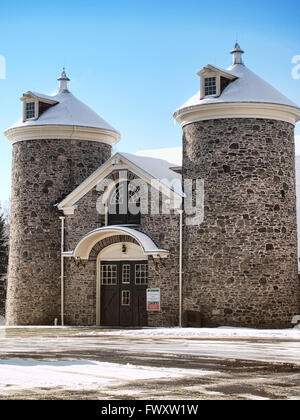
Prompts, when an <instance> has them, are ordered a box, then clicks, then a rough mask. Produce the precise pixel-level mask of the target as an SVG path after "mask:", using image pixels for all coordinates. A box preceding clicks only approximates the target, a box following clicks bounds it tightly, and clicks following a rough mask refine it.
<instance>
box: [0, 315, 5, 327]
mask: <svg viewBox="0 0 300 420" xmlns="http://www.w3.org/2000/svg"><path fill="white" fill-rule="evenodd" d="M4 325H5V318H4V317H3V316H1V315H0V326H4Z"/></svg>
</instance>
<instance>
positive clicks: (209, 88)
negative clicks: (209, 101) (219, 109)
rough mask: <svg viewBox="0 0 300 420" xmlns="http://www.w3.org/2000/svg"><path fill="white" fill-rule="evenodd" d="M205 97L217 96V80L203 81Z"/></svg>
mask: <svg viewBox="0 0 300 420" xmlns="http://www.w3.org/2000/svg"><path fill="white" fill-rule="evenodd" d="M204 87H205V96H210V95H216V94H217V78H216V77H205V79H204Z"/></svg>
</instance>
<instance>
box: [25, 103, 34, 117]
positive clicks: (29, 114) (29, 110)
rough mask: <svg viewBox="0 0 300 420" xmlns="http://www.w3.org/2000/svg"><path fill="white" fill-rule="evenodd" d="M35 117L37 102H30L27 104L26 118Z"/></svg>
mask: <svg viewBox="0 0 300 420" xmlns="http://www.w3.org/2000/svg"><path fill="white" fill-rule="evenodd" d="M34 117H35V103H34V102H28V103H27V104H26V120H30V119H31V118H34Z"/></svg>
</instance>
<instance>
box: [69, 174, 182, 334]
mask: <svg viewBox="0 0 300 420" xmlns="http://www.w3.org/2000/svg"><path fill="white" fill-rule="evenodd" d="M118 176H119V172H118V171H113V172H112V173H111V174H110V175H109V176H108V178H109V179H112V180H117V179H118ZM134 178H136V176H135V174H133V173H131V172H128V179H134ZM99 196H100V193H99V192H98V191H97V190H96V187H95V188H93V189H92V190H91V191H89V192H88V193H87V194H86V195H85V196H84V197H82V198H81V199H80V200H79V201H78V202H77V203H76V205H77V209H76V211H75V214H74V215H70V216H67V217H66V222H65V223H66V251H73V250H74V248H75V247H76V245H77V243H78V242H79V241H80V239H81V238H82V237H83V236H85V235H86V234H87V233H89V232H90V231H92V230H94V229H96V228H99V227H102V226H104V225H105V217H104V215H99V214H98V213H97V209H96V203H97V200H98V198H99ZM162 199H163V197H162V195H161V194H160V202H161V200H162ZM148 213H149V214H145V215H142V217H141V225H140V226H139V227H135V228H136V229H137V230H139V231H141V232H143V233H145V234H146V235H148V236H149V237H150V238H151V239H152V240H153V241H154V242H155V243H156V245H157V246H158V247H159V248H163V249H167V250H169V251H170V254H169V257H168V258H167V259H163V260H160V259H158V260H157V259H155V260H153V258H149V261H148V264H149V287H150V288H154V287H155V288H156V287H159V288H160V289H161V312H157V313H156V312H151V313H149V316H148V322H149V325H150V326H176V325H178V301H179V296H178V293H179V290H178V279H179V274H178V259H179V215H177V214H174V212H173V211H172V212H171V214H169V215H161V214H160V215H151V212H150V200H149V211H148ZM114 238H118V237H114ZM114 238H111V240H113V241H115V240H118V239H114ZM122 241H124V238H123V239H122V240H121V239H120V242H122ZM105 244H106V242H105V243H104V244H102V243H100V244H99V246H98V247H97V248H96V249H95V250H93V252H92V253H91V255H90V259H89V260H88V261H84V262H83V263H84V265H83V264H81V265H76V262H75V260H74V259H73V258H72V259H66V290H65V302H66V304H65V305H66V306H65V314H66V323H68V324H72V325H95V323H96V270H97V267H96V256H97V255H98V253H99V252H100V250H101V249H102V248H103V246H105ZM107 244H110V242H108V243H107ZM95 251H97V252H96V254H95Z"/></svg>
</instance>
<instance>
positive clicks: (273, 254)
mask: <svg viewBox="0 0 300 420" xmlns="http://www.w3.org/2000/svg"><path fill="white" fill-rule="evenodd" d="M183 148H184V149H183V156H184V157H183V175H184V178H185V179H197V178H199V179H204V181H205V187H204V188H205V220H204V223H203V224H202V225H200V226H196V227H193V226H191V227H185V228H184V244H185V245H184V310H185V311H187V310H192V311H196V312H200V314H201V317H202V325H203V326H208V327H215V326H220V325H232V326H246V327H258V328H283V327H291V326H292V324H291V319H292V316H294V315H296V314H298V313H299V309H300V307H299V290H300V288H299V280H298V276H297V231H296V196H295V159H294V127H293V126H292V125H291V124H288V123H286V122H280V121H274V120H263V119H219V120H211V121H203V122H198V123H194V124H190V125H187V126H185V127H184V129H183Z"/></svg>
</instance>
